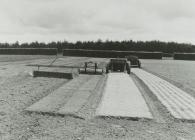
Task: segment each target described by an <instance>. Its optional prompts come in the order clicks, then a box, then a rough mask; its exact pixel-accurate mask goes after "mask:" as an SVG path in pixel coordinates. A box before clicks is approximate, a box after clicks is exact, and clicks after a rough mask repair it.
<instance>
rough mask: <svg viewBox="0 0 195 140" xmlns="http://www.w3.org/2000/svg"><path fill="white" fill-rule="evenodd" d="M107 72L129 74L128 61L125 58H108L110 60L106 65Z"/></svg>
mask: <svg viewBox="0 0 195 140" xmlns="http://www.w3.org/2000/svg"><path fill="white" fill-rule="evenodd" d="M109 72H126V73H128V74H130V72H131V68H130V63H129V62H128V61H127V59H126V58H115V59H110V62H109V63H108V64H107V66H106V73H109Z"/></svg>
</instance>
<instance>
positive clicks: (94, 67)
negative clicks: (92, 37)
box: [79, 61, 104, 74]
mask: <svg viewBox="0 0 195 140" xmlns="http://www.w3.org/2000/svg"><path fill="white" fill-rule="evenodd" d="M103 72H104V69H103V68H102V67H101V66H100V64H99V63H97V62H92V61H89V62H84V65H83V66H81V67H80V68H79V73H80V74H103Z"/></svg>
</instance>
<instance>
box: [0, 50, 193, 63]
mask: <svg viewBox="0 0 195 140" xmlns="http://www.w3.org/2000/svg"><path fill="white" fill-rule="evenodd" d="M0 54H2V55H57V54H58V51H57V49H55V48H1V49H0ZM128 55H135V56H137V57H138V58H140V59H162V58H163V57H173V58H174V59H175V60H195V53H174V54H166V53H162V52H144V51H139V52H137V51H114V50H84V49H65V50H63V56H80V57H100V58H116V57H120V58H123V57H125V56H128Z"/></svg>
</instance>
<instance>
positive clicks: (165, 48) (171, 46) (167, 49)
mask: <svg viewBox="0 0 195 140" xmlns="http://www.w3.org/2000/svg"><path fill="white" fill-rule="evenodd" d="M0 48H57V49H58V52H62V50H63V49H90V50H120V51H149V52H163V53H174V52H181V53H183V52H185V53H192V52H195V45H192V44H187V43H177V42H162V41H133V40H128V41H110V40H107V41H101V40H100V39H99V40H97V41H77V42H75V43H72V42H68V41H57V42H50V43H44V42H31V43H21V44H20V43H19V42H18V41H17V42H15V43H12V44H10V43H0Z"/></svg>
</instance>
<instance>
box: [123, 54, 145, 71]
mask: <svg viewBox="0 0 195 140" xmlns="http://www.w3.org/2000/svg"><path fill="white" fill-rule="evenodd" d="M125 58H127V60H128V61H130V64H131V67H138V68H141V62H140V60H139V59H138V57H137V56H134V55H129V56H126V57H125Z"/></svg>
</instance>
